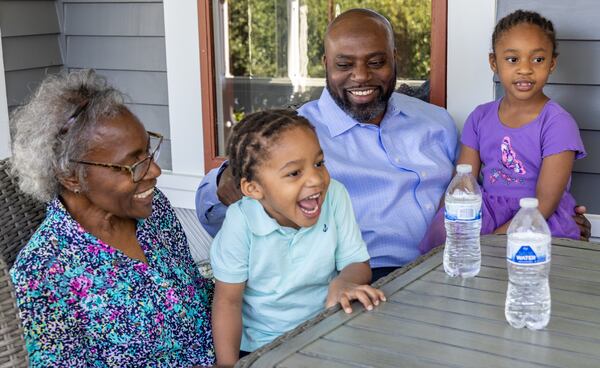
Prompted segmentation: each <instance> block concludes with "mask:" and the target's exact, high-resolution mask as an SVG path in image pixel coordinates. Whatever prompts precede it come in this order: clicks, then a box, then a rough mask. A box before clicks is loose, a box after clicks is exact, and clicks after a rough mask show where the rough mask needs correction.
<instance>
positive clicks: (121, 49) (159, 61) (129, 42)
mask: <svg viewBox="0 0 600 368" xmlns="http://www.w3.org/2000/svg"><path fill="white" fill-rule="evenodd" d="M59 4H60V6H59V8H61V9H62V13H61V14H60V16H61V19H62V23H63V25H64V27H63V37H64V40H63V42H64V45H65V46H64V49H65V50H64V51H65V52H64V57H65V65H66V66H67V67H68V68H69V69H79V68H94V69H96V70H97V71H98V73H100V74H102V75H104V76H106V77H107V79H108V81H109V82H110V83H111V84H112V85H114V86H115V87H116V88H118V89H120V90H121V91H123V92H124V93H126V94H127V95H128V104H127V105H128V107H129V108H130V109H131V111H133V113H135V114H136V115H137V116H138V117H139V118H140V120H141V121H142V122H143V123H144V125H146V128H147V129H148V130H153V131H156V132H159V133H161V134H163V135H164V136H165V141H164V143H163V147H162V149H161V155H160V158H159V164H160V166H161V167H162V168H163V169H167V170H170V169H171V167H172V164H171V139H170V131H169V107H168V95H167V67H166V53H165V37H164V34H165V31H164V18H163V4H162V1H148V0H146V1H132V0H128V1H115V0H112V1H81V0H61V1H59Z"/></svg>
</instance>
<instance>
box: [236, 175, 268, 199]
mask: <svg viewBox="0 0 600 368" xmlns="http://www.w3.org/2000/svg"><path fill="white" fill-rule="evenodd" d="M240 189H241V190H242V193H243V194H244V195H245V196H246V197H250V198H253V199H256V200H261V199H263V197H264V194H263V189H262V187H261V186H260V184H259V183H258V182H256V181H254V180H248V179H246V178H242V181H241V182H240Z"/></svg>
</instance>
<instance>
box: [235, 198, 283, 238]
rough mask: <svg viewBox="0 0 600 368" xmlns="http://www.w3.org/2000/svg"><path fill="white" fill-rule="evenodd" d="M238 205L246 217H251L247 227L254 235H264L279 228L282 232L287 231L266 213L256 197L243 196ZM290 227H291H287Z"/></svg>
mask: <svg viewBox="0 0 600 368" xmlns="http://www.w3.org/2000/svg"><path fill="white" fill-rule="evenodd" d="M240 206H241V207H242V210H243V212H244V213H245V214H246V218H249V219H252V221H248V227H249V228H250V231H252V233H253V234H254V235H257V236H266V235H269V234H270V233H272V232H273V231H277V230H281V232H282V233H288V232H289V231H285V230H284V229H283V227H282V226H281V225H279V224H278V223H277V221H275V219H273V218H272V217H271V216H269V215H268V214H267V212H266V211H265V209H264V208H263V206H262V204H260V202H259V201H257V200H256V199H252V198H250V197H243V198H242V200H241V202H240ZM287 229H291V228H287Z"/></svg>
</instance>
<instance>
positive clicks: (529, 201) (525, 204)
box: [519, 198, 539, 208]
mask: <svg viewBox="0 0 600 368" xmlns="http://www.w3.org/2000/svg"><path fill="white" fill-rule="evenodd" d="M538 203H539V202H538V199H537V198H521V200H520V201H519V205H520V206H521V208H537V206H538Z"/></svg>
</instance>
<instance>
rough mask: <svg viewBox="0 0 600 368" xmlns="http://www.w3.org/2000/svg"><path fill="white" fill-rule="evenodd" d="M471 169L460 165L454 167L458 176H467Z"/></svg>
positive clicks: (466, 165)
mask: <svg viewBox="0 0 600 368" xmlns="http://www.w3.org/2000/svg"><path fill="white" fill-rule="evenodd" d="M471 171H473V168H472V167H471V165H469V164H460V165H458V166H456V172H457V173H459V174H469V173H470V172H471Z"/></svg>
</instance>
